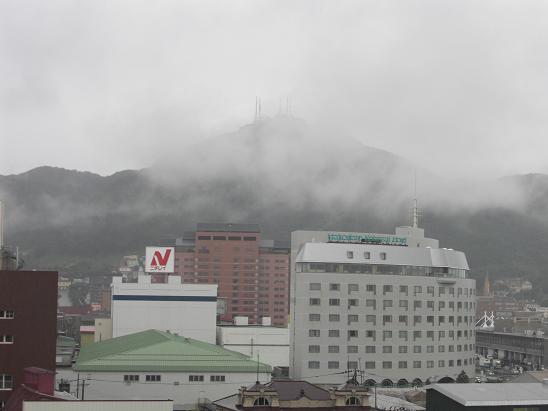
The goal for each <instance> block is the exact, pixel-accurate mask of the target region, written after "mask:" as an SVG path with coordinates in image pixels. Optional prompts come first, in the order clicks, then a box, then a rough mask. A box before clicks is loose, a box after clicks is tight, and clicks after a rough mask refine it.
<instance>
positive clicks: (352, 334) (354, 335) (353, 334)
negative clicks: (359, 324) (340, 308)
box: [348, 330, 358, 338]
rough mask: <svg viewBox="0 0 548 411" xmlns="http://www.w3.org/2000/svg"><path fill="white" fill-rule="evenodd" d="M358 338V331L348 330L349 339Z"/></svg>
mask: <svg viewBox="0 0 548 411" xmlns="http://www.w3.org/2000/svg"><path fill="white" fill-rule="evenodd" d="M357 336H358V330H348V338H356V337H357Z"/></svg>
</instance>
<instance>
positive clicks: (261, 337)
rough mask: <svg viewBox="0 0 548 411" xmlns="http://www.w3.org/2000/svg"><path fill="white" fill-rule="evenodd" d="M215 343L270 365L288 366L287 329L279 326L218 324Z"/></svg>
mask: <svg viewBox="0 0 548 411" xmlns="http://www.w3.org/2000/svg"><path fill="white" fill-rule="evenodd" d="M217 344H218V345H220V346H221V347H223V348H226V349H227V350H232V351H237V352H240V353H242V354H245V355H248V356H250V357H252V358H253V359H256V358H257V355H259V358H260V362H262V363H265V364H269V365H271V366H272V367H288V366H289V329H288V328H281V327H267V326H266V327H261V326H259V327H254V326H218V327H217Z"/></svg>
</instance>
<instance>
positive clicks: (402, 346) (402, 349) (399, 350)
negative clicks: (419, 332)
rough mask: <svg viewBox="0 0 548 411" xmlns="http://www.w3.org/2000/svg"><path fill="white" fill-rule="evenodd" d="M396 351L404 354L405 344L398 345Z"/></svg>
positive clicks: (405, 350)
mask: <svg viewBox="0 0 548 411" xmlns="http://www.w3.org/2000/svg"><path fill="white" fill-rule="evenodd" d="M398 352H399V353H400V354H406V353H407V345H400V346H399V347H398Z"/></svg>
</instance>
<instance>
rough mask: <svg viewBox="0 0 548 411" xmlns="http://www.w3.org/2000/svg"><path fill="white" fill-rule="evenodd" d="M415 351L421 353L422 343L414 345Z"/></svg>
mask: <svg viewBox="0 0 548 411" xmlns="http://www.w3.org/2000/svg"><path fill="white" fill-rule="evenodd" d="M413 352H414V353H415V354H420V353H421V346H420V345H415V346H413Z"/></svg>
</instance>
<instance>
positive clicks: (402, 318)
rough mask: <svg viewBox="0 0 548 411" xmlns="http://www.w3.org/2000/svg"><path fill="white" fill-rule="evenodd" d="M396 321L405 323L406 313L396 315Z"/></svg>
mask: <svg viewBox="0 0 548 411" xmlns="http://www.w3.org/2000/svg"><path fill="white" fill-rule="evenodd" d="M398 321H399V322H400V323H405V324H407V315H400V316H399V317H398Z"/></svg>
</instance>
